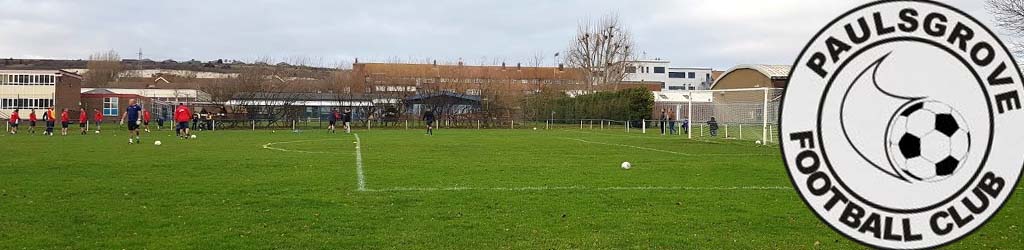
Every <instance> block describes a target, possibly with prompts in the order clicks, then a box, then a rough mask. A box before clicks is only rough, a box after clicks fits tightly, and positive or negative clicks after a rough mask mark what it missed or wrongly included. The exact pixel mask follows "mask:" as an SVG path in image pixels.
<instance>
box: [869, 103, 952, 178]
mask: <svg viewBox="0 0 1024 250" xmlns="http://www.w3.org/2000/svg"><path fill="white" fill-rule="evenodd" d="M888 130H889V131H888V138H887V140H886V150H887V152H888V154H889V161H890V162H891V163H892V165H893V167H894V170H895V171H897V172H899V173H898V174H899V175H900V176H903V177H904V179H906V180H908V181H925V182H937V181H941V180H944V179H946V178H948V177H950V176H952V175H953V174H955V173H956V172H957V170H958V169H959V168H960V166H961V165H962V164H963V162H964V161H966V158H967V152H968V151H969V150H970V148H971V134H970V130H969V129H968V127H967V122H966V121H965V120H964V118H963V116H962V115H960V113H959V112H957V111H956V110H955V109H953V108H952V107H950V106H949V105H946V104H945V103H941V102H937V101H915V102H914V103H912V104H911V105H907V106H906V107H905V108H903V109H901V110H900V111H899V112H898V113H897V114H896V115H895V116H894V117H893V119H892V121H891V122H890V124H889V129H888Z"/></svg>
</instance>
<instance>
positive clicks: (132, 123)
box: [121, 99, 142, 144]
mask: <svg viewBox="0 0 1024 250" xmlns="http://www.w3.org/2000/svg"><path fill="white" fill-rule="evenodd" d="M125 118H128V144H134V143H141V142H142V139H141V138H140V137H139V125H142V106H139V104H137V103H135V99H129V100H128V107H127V108H125V110H124V114H123V115H121V124H124V122H125ZM132 135H135V138H134V140H132Z"/></svg>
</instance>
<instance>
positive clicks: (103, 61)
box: [85, 50, 123, 87]
mask: <svg viewBox="0 0 1024 250" xmlns="http://www.w3.org/2000/svg"><path fill="white" fill-rule="evenodd" d="M85 65H86V66H85V67H86V68H87V69H89V71H87V72H85V84H86V85H88V86H97V87H104V86H107V85H108V84H109V83H110V82H113V81H116V80H117V78H118V76H119V75H120V74H121V72H122V71H123V67H122V65H121V56H119V55H118V54H117V52H116V51H113V50H110V51H106V52H99V53H96V54H92V55H90V56H89V62H87V63H86V64H85Z"/></svg>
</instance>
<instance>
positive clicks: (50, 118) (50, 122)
mask: <svg viewBox="0 0 1024 250" xmlns="http://www.w3.org/2000/svg"><path fill="white" fill-rule="evenodd" d="M43 121H46V130H45V131H43V135H49V136H53V127H54V126H55V123H57V114H54V111H53V107H50V108H48V109H46V112H45V113H43Z"/></svg>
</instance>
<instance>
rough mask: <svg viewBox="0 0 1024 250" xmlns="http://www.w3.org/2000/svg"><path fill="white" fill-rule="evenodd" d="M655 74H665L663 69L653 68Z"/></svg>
mask: <svg viewBox="0 0 1024 250" xmlns="http://www.w3.org/2000/svg"><path fill="white" fill-rule="evenodd" d="M654 73H655V74H665V67H654Z"/></svg>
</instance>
